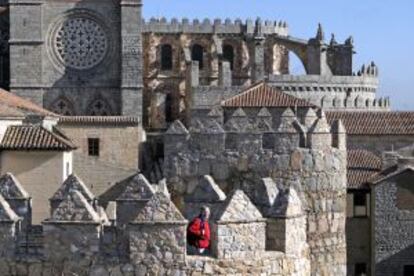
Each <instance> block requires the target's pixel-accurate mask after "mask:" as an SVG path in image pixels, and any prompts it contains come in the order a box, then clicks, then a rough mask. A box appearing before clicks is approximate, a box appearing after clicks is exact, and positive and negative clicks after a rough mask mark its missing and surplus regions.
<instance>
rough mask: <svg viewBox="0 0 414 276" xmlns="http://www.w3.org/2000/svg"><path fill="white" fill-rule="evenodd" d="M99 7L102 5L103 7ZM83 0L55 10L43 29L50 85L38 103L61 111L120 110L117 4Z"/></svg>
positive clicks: (95, 113)
mask: <svg viewBox="0 0 414 276" xmlns="http://www.w3.org/2000/svg"><path fill="white" fill-rule="evenodd" d="M104 6H105V7H104ZM98 8H100V10H99V12H97V11H96V10H97V5H96V1H93V0H83V1H79V2H77V3H76V5H75V6H74V7H73V8H70V9H67V10H66V11H65V12H64V13H63V14H62V13H61V12H60V11H59V9H56V11H55V12H52V13H54V14H53V17H52V18H53V20H52V21H51V23H50V26H51V27H50V29H49V30H50V31H49V33H48V34H47V48H48V55H49V60H50V61H51V63H49V64H48V65H46V66H47V67H48V68H46V70H45V72H46V74H47V76H46V79H48V80H50V85H51V88H50V89H48V90H46V91H45V94H44V95H43V104H44V106H45V107H47V108H49V109H50V110H52V111H54V112H56V113H59V114H63V115H91V116H108V115H115V114H119V112H120V104H121V103H120V101H119V98H120V95H119V93H120V92H119V89H118V87H120V73H119V72H120V70H121V69H120V66H121V65H120V62H114V61H120V60H121V58H120V54H119V53H120V46H119V43H116V42H117V41H120V31H119V30H120V6H119V4H116V1H107V3H102V4H99V7H98Z"/></svg>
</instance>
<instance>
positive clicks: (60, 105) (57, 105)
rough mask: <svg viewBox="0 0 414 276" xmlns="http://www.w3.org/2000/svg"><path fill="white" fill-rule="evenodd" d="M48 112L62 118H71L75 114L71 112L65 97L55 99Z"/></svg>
mask: <svg viewBox="0 0 414 276" xmlns="http://www.w3.org/2000/svg"><path fill="white" fill-rule="evenodd" d="M50 110H51V111H52V112H54V113H57V114H60V115H64V116H73V115H75V112H74V110H73V105H72V103H71V102H70V101H69V100H68V99H66V98H65V97H61V98H59V99H57V100H56V101H55V102H54V103H53V104H52V106H51V108H50Z"/></svg>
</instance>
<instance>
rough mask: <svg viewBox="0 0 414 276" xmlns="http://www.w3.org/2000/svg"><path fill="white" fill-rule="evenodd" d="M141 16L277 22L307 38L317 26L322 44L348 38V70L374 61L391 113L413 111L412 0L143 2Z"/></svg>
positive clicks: (170, 0) (146, 0)
mask: <svg viewBox="0 0 414 276" xmlns="http://www.w3.org/2000/svg"><path fill="white" fill-rule="evenodd" d="M143 1H144V17H145V18H146V19H149V18H150V17H162V16H164V17H166V18H173V17H177V18H183V17H187V18H189V19H193V18H200V19H202V18H205V17H208V18H210V19H214V18H221V19H223V20H224V19H225V18H231V19H236V18H241V19H246V18H252V19H255V18H256V17H258V16H259V17H261V18H262V19H263V20H267V19H269V20H283V21H286V22H287V23H288V25H289V29H290V34H291V35H292V36H296V37H300V38H306V39H307V38H310V37H311V36H314V35H315V33H316V27H317V24H318V22H320V23H322V25H323V27H324V30H325V36H326V39H327V40H329V39H330V34H331V33H335V35H336V38H337V41H338V42H343V40H344V39H346V38H347V37H349V36H350V35H352V36H353V37H354V42H355V50H356V52H357V54H356V55H355V58H354V71H357V70H358V69H359V68H360V67H361V65H362V64H363V63H368V62H370V61H374V62H375V63H376V64H377V65H378V67H379V70H380V81H381V84H380V89H379V93H378V94H379V95H380V96H389V97H390V98H391V104H392V108H393V109H394V110H414V89H413V87H412V80H413V79H414V0H395V1H391V0H346V1H343V0H283V1H282V0H203V1H202V0H143Z"/></svg>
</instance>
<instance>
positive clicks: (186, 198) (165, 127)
mask: <svg viewBox="0 0 414 276" xmlns="http://www.w3.org/2000/svg"><path fill="white" fill-rule="evenodd" d="M142 4H143V3H142V1H141V0H130V1H118V2H117V1H112V0H103V1H98V0H90V1H89V0H88V1H86V0H81V1H57V0H25V1H23V2H22V1H18V0H0V87H1V88H5V89H8V90H10V91H11V92H12V93H14V94H16V95H19V96H21V97H24V98H27V99H30V100H31V101H32V102H33V103H36V104H37V105H39V106H41V107H45V108H47V109H49V110H51V111H53V112H55V113H57V114H60V115H65V116H59V117H58V116H56V114H53V113H51V112H49V111H47V110H44V109H42V108H41V107H39V106H36V105H34V104H32V103H27V102H25V103H24V104H22V103H21V99H20V100H19V99H16V98H13V99H10V95H7V97H6V98H5V95H6V94H4V93H7V92H4V93H3V91H1V93H0V101H1V102H2V103H3V105H0V117H1V118H2V124H0V137H1V138H2V139H1V140H2V143H1V144H2V145H4V141H3V135H4V134H5V133H6V132H7V131H8V129H9V128H11V127H10V126H11V125H21V124H24V121H25V120H28V119H30V118H29V117H30V116H31V115H33V114H32V113H34V114H35V115H36V116H37V115H39V116H40V117H42V118H43V117H47V116H52V117H53V119H52V121H53V125H52V124H50V125H48V127H56V128H58V129H56V133H57V134H58V136H59V137H60V138H62V139H64V140H65V141H66V142H70V141H69V140H72V142H73V145H72V146H73V148H72V147H71V150H73V153H71V154H70V158H69V157H68V153H66V152H65V153H64V154H63V155H62V154H61V153H58V154H57V155H56V154H55V155H56V156H58V158H57V159H56V158H54V157H53V156H52V155H54V153H53V152H43V153H39V152H17V153H16V152H9V151H10V149H8V150H6V149H5V148H1V149H0V150H1V158H0V159H1V160H0V161H1V172H2V174H5V175H4V177H2V178H0V193H1V195H0V232H1V235H0V243H1V250H0V271H1V272H2V273H3V274H5V275H39V274H40V273H43V275H60V274H62V273H63V274H77V275H389V274H395V275H404V276H405V275H411V274H410V273H413V270H414V268H413V264H414V259H413V257H412V256H414V255H413V253H412V250H411V248H412V241H413V236H412V222H413V221H414V219H413V217H412V214H411V213H412V212H411V211H412V201H413V198H412V194H413V190H412V187H410V184H409V183H410V181H411V179H412V172H411V168H410V166H408V165H407V160H405V161H404V162H406V163H404V164H403V165H402V167H401V164H398V163H399V161H401V160H402V159H404V158H403V157H407V156H409V157H412V152H413V151H412V148H411V147H410V146H411V145H412V143H413V139H414V127H413V126H414V113H413V112H391V111H390V101H389V99H388V98H377V97H376V90H377V88H378V85H379V69H378V67H377V65H376V64H375V63H374V62H371V63H369V64H367V65H363V66H362V67H361V68H360V69H359V70H356V71H354V68H355V64H354V63H353V53H354V48H355V45H354V41H353V39H352V37H349V38H348V39H346V40H345V41H344V42H343V43H339V42H337V41H336V39H335V37H334V36H332V38H331V39H330V40H329V41H328V40H327V39H326V38H325V34H324V31H323V28H322V26H320V25H319V26H318V29H317V32H316V34H315V36H314V37H312V38H310V39H300V38H296V37H294V36H292V35H291V34H290V33H289V28H288V26H287V24H286V23H285V22H283V21H262V20H261V19H257V20H254V21H253V20H246V21H241V20H230V19H226V20H218V19H217V20H209V19H205V20H197V19H195V20H192V21H190V20H188V19H182V20H177V19H171V20H167V19H165V18H159V19H154V18H153V19H149V20H143V19H142V18H141V10H142ZM292 55H294V56H296V57H297V58H298V59H299V60H300V62H301V63H302V65H303V68H304V71H305V72H306V74H305V75H299V76H297V75H292V72H291V70H290V63H291V60H290V58H289V57H290V56H292ZM7 94H9V93H7ZM5 99H8V100H7V101H6V100H5ZM5 102H7V103H6V104H4V103H5ZM11 107H13V108H11ZM11 111H12V113H10V112H11ZM39 113H40V114H39ZM10 114H11V115H10ZM28 116H29V117H28ZM36 116H35V117H36ZM31 119H33V118H31ZM38 119H39V118H38ZM144 129H145V131H144ZM53 133H54V132H53ZM147 138H148V139H147ZM146 139H147V140H146ZM72 142H71V143H72ZM75 148H76V149H75ZM13 150H14V149H13ZM31 150H33V149H32V148H31ZM36 150H38V149H36ZM397 150H398V154H397V153H396V152H395V151H397ZM63 151H68V150H67V149H66V148H64V149H63ZM388 151H391V152H388ZM61 155H62V156H61ZM69 161H70V162H69ZM66 164H69V165H66ZM139 168H140V169H142V173H143V174H145V176H144V175H142V174H137V170H138V169H139ZM19 169H22V170H19ZM7 171H12V172H13V173H14V174H15V176H17V179H19V180H20V181H21V182H22V183H21V184H22V185H20V184H19V180H17V179H16V177H14V176H13V175H12V174H6V173H7ZM72 171H73V172H75V173H76V175H78V176H79V177H78V176H74V175H71V176H69V177H68V179H66V178H67V176H68V175H70V174H71V173H72ZM26 172H30V173H31V174H30V173H29V174H27V173H26ZM44 172H48V173H51V174H54V175H53V177H47V178H48V179H47V180H44V179H43V176H44ZM33 177H35V180H33ZM64 179H66V181H65V182H64V184H63V186H62V187H61V189H59V191H58V192H57V193H55V194H53V192H55V191H56V190H57V189H58V186H59V185H60V184H61V183H62V182H63V180H64ZM80 179H84V180H85V183H83V182H82V181H81V180H80ZM147 179H149V181H148V180H147ZM28 183H31V184H32V185H29V184H28ZM151 183H153V184H151ZM13 185H14V186H15V187H11V186H13ZM68 187H69V188H68ZM10 189H11V190H10ZM25 189H26V190H27V191H25ZM45 191H46V192H45ZM39 198H41V199H42V200H41V201H42V202H41V208H39V204H38V199H39ZM48 199H51V201H50V212H49V208H48V206H49V201H48ZM202 205H208V206H210V208H211V209H212V218H211V223H212V246H211V256H191V255H189V254H188V253H187V251H186V242H185V241H186V239H185V232H186V231H185V229H186V225H187V223H188V220H190V219H192V218H193V217H194V216H195V215H197V212H198V210H199V208H200V206H202ZM39 213H41V216H39ZM49 213H50V216H49ZM46 216H47V217H49V219H47V220H43V219H44V218H45V217H46Z"/></svg>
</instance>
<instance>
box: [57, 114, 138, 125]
mask: <svg viewBox="0 0 414 276" xmlns="http://www.w3.org/2000/svg"><path fill="white" fill-rule="evenodd" d="M59 123H64V124H128V125H138V124H139V118H138V117H132V116H61V117H59Z"/></svg>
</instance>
